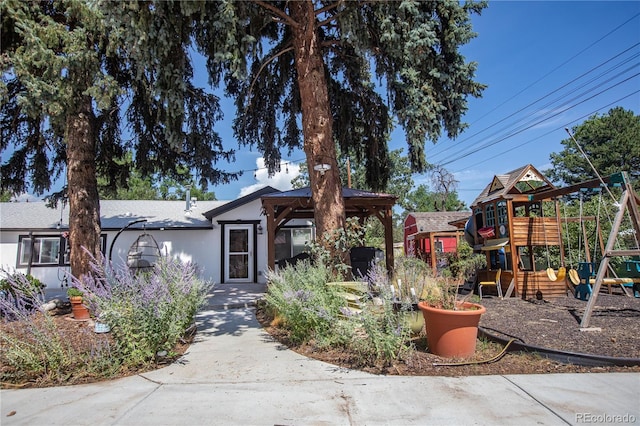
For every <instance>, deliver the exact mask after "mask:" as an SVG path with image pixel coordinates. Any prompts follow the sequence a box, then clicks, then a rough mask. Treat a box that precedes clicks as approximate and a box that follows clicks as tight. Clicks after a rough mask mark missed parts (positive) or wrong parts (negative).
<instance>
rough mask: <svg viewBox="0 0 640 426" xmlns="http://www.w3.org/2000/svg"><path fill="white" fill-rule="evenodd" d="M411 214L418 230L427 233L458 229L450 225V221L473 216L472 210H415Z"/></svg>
mask: <svg viewBox="0 0 640 426" xmlns="http://www.w3.org/2000/svg"><path fill="white" fill-rule="evenodd" d="M409 215H411V216H413V217H414V218H415V220H416V228H417V230H418V232H421V233H425V232H445V231H457V230H458V228H457V227H456V226H453V225H450V224H449V222H455V221H458V220H463V219H468V218H469V217H471V212H470V211H456V212H415V213H409Z"/></svg>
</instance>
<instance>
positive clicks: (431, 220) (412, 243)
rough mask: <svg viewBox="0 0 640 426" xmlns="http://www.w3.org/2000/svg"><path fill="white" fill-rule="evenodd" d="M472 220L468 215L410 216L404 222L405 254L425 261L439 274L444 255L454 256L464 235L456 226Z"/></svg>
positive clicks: (434, 213)
mask: <svg viewBox="0 0 640 426" xmlns="http://www.w3.org/2000/svg"><path fill="white" fill-rule="evenodd" d="M470 217H471V212H468V211H455V212H415V213H409V214H408V215H407V217H406V218H405V219H404V251H405V253H406V254H407V255H414V256H416V257H419V258H421V259H423V260H424V261H425V262H427V263H428V264H429V265H431V267H432V268H433V271H434V272H436V271H437V267H438V260H439V259H441V258H442V256H441V255H443V254H445V253H454V252H455V251H456V249H457V247H458V241H459V240H460V238H461V237H462V236H463V234H464V231H463V230H462V229H460V228H459V227H458V226H455V223H456V222H462V223H466V222H467V221H468V220H469V218H470ZM452 223H454V224H452ZM463 227H464V226H463Z"/></svg>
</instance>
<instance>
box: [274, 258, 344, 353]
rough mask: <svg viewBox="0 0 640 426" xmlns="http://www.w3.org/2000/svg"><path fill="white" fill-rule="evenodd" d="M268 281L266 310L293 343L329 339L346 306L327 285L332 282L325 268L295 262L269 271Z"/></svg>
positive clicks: (305, 262) (331, 277)
mask: <svg viewBox="0 0 640 426" xmlns="http://www.w3.org/2000/svg"><path fill="white" fill-rule="evenodd" d="M267 279H268V281H269V286H268V288H267V294H266V296H265V300H266V302H267V306H268V307H269V309H271V310H272V311H273V312H275V313H276V314H277V315H279V316H280V317H281V318H282V319H283V320H284V326H285V327H286V328H287V329H289V330H290V332H291V336H290V337H291V340H292V341H293V342H294V343H304V342H308V341H309V340H310V339H312V338H314V339H320V340H322V339H325V338H327V337H328V335H329V334H330V333H331V329H332V328H333V327H334V325H335V324H336V321H337V318H338V316H339V314H340V308H341V307H343V306H344V305H345V300H344V299H343V298H340V296H338V295H337V294H336V292H335V290H333V289H332V288H330V287H329V286H327V285H326V283H327V282H330V281H333V280H334V279H333V276H332V275H331V273H330V272H329V270H328V268H326V267H324V266H318V265H310V264H309V262H307V261H304V262H298V263H297V264H296V265H295V266H289V267H286V268H282V269H280V270H279V271H277V272H273V271H270V272H269V273H268V274H267Z"/></svg>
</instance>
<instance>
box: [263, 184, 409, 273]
mask: <svg viewBox="0 0 640 426" xmlns="http://www.w3.org/2000/svg"><path fill="white" fill-rule="evenodd" d="M342 197H343V199H344V205H345V212H346V216H347V218H351V217H357V218H359V219H360V220H364V219H366V218H367V217H370V216H374V217H376V218H378V220H380V222H381V223H382V225H383V226H384V240H385V256H386V266H387V270H388V271H391V270H393V211H392V208H393V205H394V204H395V203H396V200H397V197H396V196H394V195H390V194H380V193H373V192H368V191H362V190H359V189H353V188H342ZM261 200H262V209H263V213H264V214H265V216H266V217H267V241H268V243H267V244H268V247H267V265H268V267H269V268H271V269H274V268H275V240H276V234H277V233H278V230H279V229H280V228H281V227H282V226H284V225H285V224H286V223H287V222H289V221H290V220H292V219H313V217H314V205H313V199H312V197H311V188H309V187H306V188H300V189H294V190H291V191H285V192H275V193H271V194H267V195H263V196H262V197H261Z"/></svg>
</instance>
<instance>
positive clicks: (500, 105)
mask: <svg viewBox="0 0 640 426" xmlns="http://www.w3.org/2000/svg"><path fill="white" fill-rule="evenodd" d="M638 16H640V13H636V14H635V15H634V16H632V17H631V18H629V19H627V20H626V21H624V22H623V23H622V24H620V25H618V26H617V27H615V28H614V29H612V30H611V31H609V32H608V33H606V34H605V35H603V36H602V37H600V38H599V39H597V40H596V41H594V42H593V43H591V44H590V45H588V46H587V47H585V48H584V49H582V50H581V51H579V52H578V53H576V54H575V55H573V56H571V57H570V58H569V59H567V60H566V61H564V62H562V63H561V64H560V65H558V66H556V67H555V68H553V69H552V70H551V71H549V72H548V73H546V74H544V75H543V76H542V77H540V78H539V79H537V80H536V81H534V82H533V83H531V84H529V85H528V86H526V87H525V88H524V89H522V90H520V91H519V92H518V93H516V94H515V95H513V96H511V97H510V98H508V99H506V100H505V101H504V102H502V103H501V104H499V105H497V106H496V107H494V108H492V109H491V110H489V111H488V112H486V113H485V114H483V115H481V116H480V117H478V118H477V119H476V120H475V121H474V122H472V123H471V125H473V124H475V123H477V122H478V121H480V120H482V119H483V118H485V117H486V116H488V115H489V114H491V113H492V112H494V111H495V110H497V109H499V108H500V107H502V106H503V105H505V104H507V103H508V102H510V101H511V100H513V99H515V98H516V97H518V96H520V95H521V94H522V93H524V92H526V91H527V90H529V89H530V88H531V87H533V86H535V85H536V84H538V83H539V82H540V81H542V80H544V79H545V78H547V77H548V76H550V75H551V74H553V73H554V72H556V71H557V70H559V69H560V68H562V67H563V66H565V65H566V64H568V63H570V62H571V61H573V60H574V59H575V58H577V57H578V56H580V55H581V54H583V53H584V52H586V51H587V50H589V49H591V48H592V47H593V46H595V45H596V44H598V43H600V42H601V41H602V40H604V39H605V38H607V37H609V36H610V35H611V34H613V33H615V32H616V31H618V30H619V29H620V28H622V27H624V26H625V25H627V24H628V23H629V22H631V21H633V20H634V19H636V18H637V17H638Z"/></svg>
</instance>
